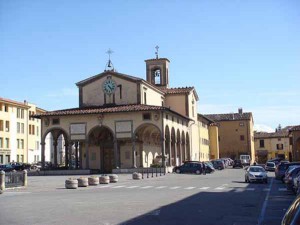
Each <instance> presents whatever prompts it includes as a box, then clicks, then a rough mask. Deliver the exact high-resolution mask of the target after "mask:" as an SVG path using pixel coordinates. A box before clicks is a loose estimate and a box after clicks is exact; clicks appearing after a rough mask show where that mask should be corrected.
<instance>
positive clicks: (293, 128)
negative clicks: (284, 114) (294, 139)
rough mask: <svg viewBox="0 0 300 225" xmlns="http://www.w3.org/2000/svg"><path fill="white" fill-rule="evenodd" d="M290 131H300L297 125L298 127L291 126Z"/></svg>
mask: <svg viewBox="0 0 300 225" xmlns="http://www.w3.org/2000/svg"><path fill="white" fill-rule="evenodd" d="M290 130H291V131H300V125H298V126H293V127H292V128H291V129H290Z"/></svg>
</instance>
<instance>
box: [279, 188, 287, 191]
mask: <svg viewBox="0 0 300 225" xmlns="http://www.w3.org/2000/svg"><path fill="white" fill-rule="evenodd" d="M278 191H287V189H286V188H278Z"/></svg>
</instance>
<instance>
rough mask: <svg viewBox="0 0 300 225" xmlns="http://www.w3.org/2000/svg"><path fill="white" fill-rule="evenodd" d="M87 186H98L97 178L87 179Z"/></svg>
mask: <svg viewBox="0 0 300 225" xmlns="http://www.w3.org/2000/svg"><path fill="white" fill-rule="evenodd" d="M88 181H89V185H98V184H99V178H98V177H95V176H92V177H89V178H88Z"/></svg>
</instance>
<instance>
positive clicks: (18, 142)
mask: <svg viewBox="0 0 300 225" xmlns="http://www.w3.org/2000/svg"><path fill="white" fill-rule="evenodd" d="M17 148H18V149H19V148H20V139H17Z"/></svg>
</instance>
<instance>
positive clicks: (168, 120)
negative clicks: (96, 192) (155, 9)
mask: <svg viewBox="0 0 300 225" xmlns="http://www.w3.org/2000/svg"><path fill="white" fill-rule="evenodd" d="M145 62H146V80H143V79H141V78H139V77H134V76H131V75H126V74H122V73H118V72H116V71H115V70H114V69H113V68H112V64H111V61H110V60H109V62H108V64H107V65H108V66H107V68H106V70H105V71H104V72H103V73H100V74H98V75H95V76H92V77H89V78H87V79H85V80H82V81H80V82H78V83H77V84H76V85H77V87H78V89H79V107H78V108H73V109H64V110H58V111H52V112H45V113H37V114H36V115H35V116H34V117H35V118H40V119H41V120H42V160H43V161H44V159H45V147H46V146H45V137H46V136H47V134H49V133H51V134H52V137H53V140H54V143H55V142H56V140H57V138H58V137H59V136H61V135H63V137H64V139H65V142H66V144H65V146H66V147H65V150H66V151H65V164H66V165H67V166H70V158H71V156H70V154H71V153H70V152H71V149H72V146H75V154H74V155H73V157H75V162H78V165H76V167H77V168H86V169H95V170H100V171H103V172H111V171H112V170H113V169H115V170H116V169H117V170H119V169H124V170H126V169H129V168H137V167H149V166H151V165H152V164H155V163H162V164H164V165H167V166H170V167H172V166H176V165H179V164H181V163H182V162H183V161H184V160H201V159H202V160H208V159H209V155H210V153H209V147H208V146H209V138H208V129H207V127H208V124H207V122H205V125H203V126H205V127H203V128H202V122H198V114H197V101H198V95H197V93H196V90H195V88H194V87H182V88H170V87H169V63H170V61H169V60H168V59H166V58H158V57H157V58H155V59H149V60H145ZM200 124H201V128H199V125H200ZM201 132H202V133H203V135H204V136H203V137H200V134H199V133H201ZM201 138H202V139H201ZM202 141H203V144H202ZM200 142H201V144H200ZM202 149H203V150H202ZM56 158H57V150H56V149H55V148H54V160H55V161H54V164H55V165H56V164H57V159H56Z"/></svg>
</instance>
